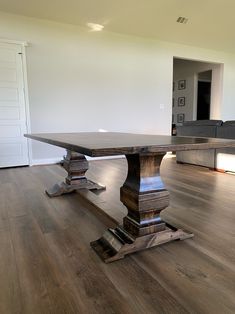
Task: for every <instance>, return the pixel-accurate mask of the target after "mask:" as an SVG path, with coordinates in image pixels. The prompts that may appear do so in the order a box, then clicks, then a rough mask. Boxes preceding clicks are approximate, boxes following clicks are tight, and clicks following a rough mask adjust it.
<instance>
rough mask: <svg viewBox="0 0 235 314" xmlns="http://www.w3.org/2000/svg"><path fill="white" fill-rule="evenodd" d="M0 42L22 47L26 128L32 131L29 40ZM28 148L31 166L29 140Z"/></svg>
mask: <svg viewBox="0 0 235 314" xmlns="http://www.w3.org/2000/svg"><path fill="white" fill-rule="evenodd" d="M0 43H1V44H13V45H19V46H20V47H21V51H22V72H23V84H24V104H25V116H26V130H27V133H31V125H30V110H29V90H28V78H27V63H26V47H27V46H28V45H29V44H28V42H27V41H19V40H11V39H4V38H0ZM27 148H28V160H29V166H32V144H31V143H30V142H29V141H28V140H27Z"/></svg>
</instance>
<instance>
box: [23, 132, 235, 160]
mask: <svg viewBox="0 0 235 314" xmlns="http://www.w3.org/2000/svg"><path fill="white" fill-rule="evenodd" d="M25 136H26V137H28V138H31V139H34V140H37V141H40V142H45V143H48V144H52V145H55V146H59V147H62V148H65V149H68V150H72V151H75V152H78V153H81V154H84V155H88V156H91V157H99V156H112V155H126V154H141V153H142V154H144V153H158V152H168V151H183V150H198V149H210V148H223V147H235V140H229V139H221V138H220V139H218V138H205V137H188V136H185V137H178V136H167V135H147V134H132V133H118V132H81V133H41V134H25Z"/></svg>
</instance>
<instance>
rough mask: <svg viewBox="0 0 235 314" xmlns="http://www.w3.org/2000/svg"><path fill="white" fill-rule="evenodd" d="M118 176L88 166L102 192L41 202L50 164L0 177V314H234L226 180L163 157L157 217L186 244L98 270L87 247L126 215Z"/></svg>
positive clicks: (232, 193)
mask: <svg viewBox="0 0 235 314" xmlns="http://www.w3.org/2000/svg"><path fill="white" fill-rule="evenodd" d="M126 171H127V169H126V161H125V159H119V160H105V161H93V162H91V163H90V169H89V171H88V173H87V176H88V177H89V178H90V179H92V180H94V181H96V182H101V183H103V184H105V185H106V186H107V190H106V191H102V192H100V191H99V192H96V193H93V192H90V191H80V192H76V193H74V194H70V195H64V196H62V197H58V198H48V197H47V195H46V194H45V193H44V191H45V189H46V188H49V187H51V186H52V185H53V184H54V183H55V182H56V181H60V180H63V178H64V175H65V172H64V170H63V169H62V168H60V167H59V166H57V165H52V166H37V167H31V168H28V167H26V168H12V169H1V170H0V254H1V255H0V313H1V314H8V313H10V314H11V313H17V314H18V313H22V314H37V313H40V314H47V313H53V314H54V313H55V314H60V313H66V314H70V313H71V314H72V313H82V314H83V313H92V314H93V313H101V314H103V313H107V314H110V313H122V314H124V313H161V314H162V313H173V314H175V313H180V314H183V313H211V314H217V313H218V314H222V313H226V314H227V313H228V314H229V313H235V228H234V224H235V205H234V204H235V176H234V175H231V174H223V173H218V172H213V171H210V170H208V169H206V168H202V167H196V166H189V165H178V164H176V163H175V159H174V158H169V159H165V160H164V161H163V164H162V169H161V175H162V178H163V180H164V182H165V185H166V187H167V188H168V190H169V191H170V201H171V202H170V207H169V208H167V209H166V210H164V212H163V213H162V215H163V216H164V219H165V220H166V221H168V222H170V223H171V224H174V225H176V226H180V227H183V228H185V229H188V230H189V231H192V232H193V233H194V234H195V236H194V238H192V239H188V240H185V241H176V242H172V243H168V244H165V245H162V246H160V247H155V248H153V249H150V250H146V251H143V252H138V253H136V254H132V255H131V256H127V257H125V259H123V260H120V261H118V262H114V263H111V264H104V263H103V262H102V261H101V260H100V258H99V257H98V256H97V255H96V253H95V252H94V251H93V250H92V249H91V248H90V245H89V243H90V242H91V241H92V240H95V239H97V238H98V237H100V236H101V235H102V233H103V231H104V230H105V229H106V228H107V226H109V227H110V226H114V225H115V222H121V221H122V217H123V216H124V215H125V214H126V209H125V207H124V205H122V203H121V202H120V201H119V187H120V186H121V185H122V184H123V182H124V179H125V176H126ZM84 197H87V198H88V199H89V203H88V202H87V201H86V200H85V199H84ZM90 203H93V204H94V205H95V206H94V205H91V204H90ZM99 207H100V208H102V209H104V210H105V211H106V213H107V214H106V215H101V213H100V211H99V210H98V208H99ZM109 215H112V216H113V217H114V218H113V219H110V218H109Z"/></svg>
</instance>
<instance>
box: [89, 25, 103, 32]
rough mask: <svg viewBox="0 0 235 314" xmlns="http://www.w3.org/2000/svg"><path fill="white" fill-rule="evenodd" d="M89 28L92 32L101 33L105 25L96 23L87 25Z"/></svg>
mask: <svg viewBox="0 0 235 314" xmlns="http://www.w3.org/2000/svg"><path fill="white" fill-rule="evenodd" d="M87 26H88V27H89V28H90V29H91V31H92V32H100V31H102V30H103V28H104V25H101V24H96V23H87Z"/></svg>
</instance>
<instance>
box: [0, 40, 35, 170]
mask: <svg viewBox="0 0 235 314" xmlns="http://www.w3.org/2000/svg"><path fill="white" fill-rule="evenodd" d="M24 133H27V126H26V108H25V97H24V79H23V65H22V47H21V45H17V44H4V43H0V168H1V167H12V166H22V165H28V164H29V156H28V144H27V139H26V138H25V137H24Z"/></svg>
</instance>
